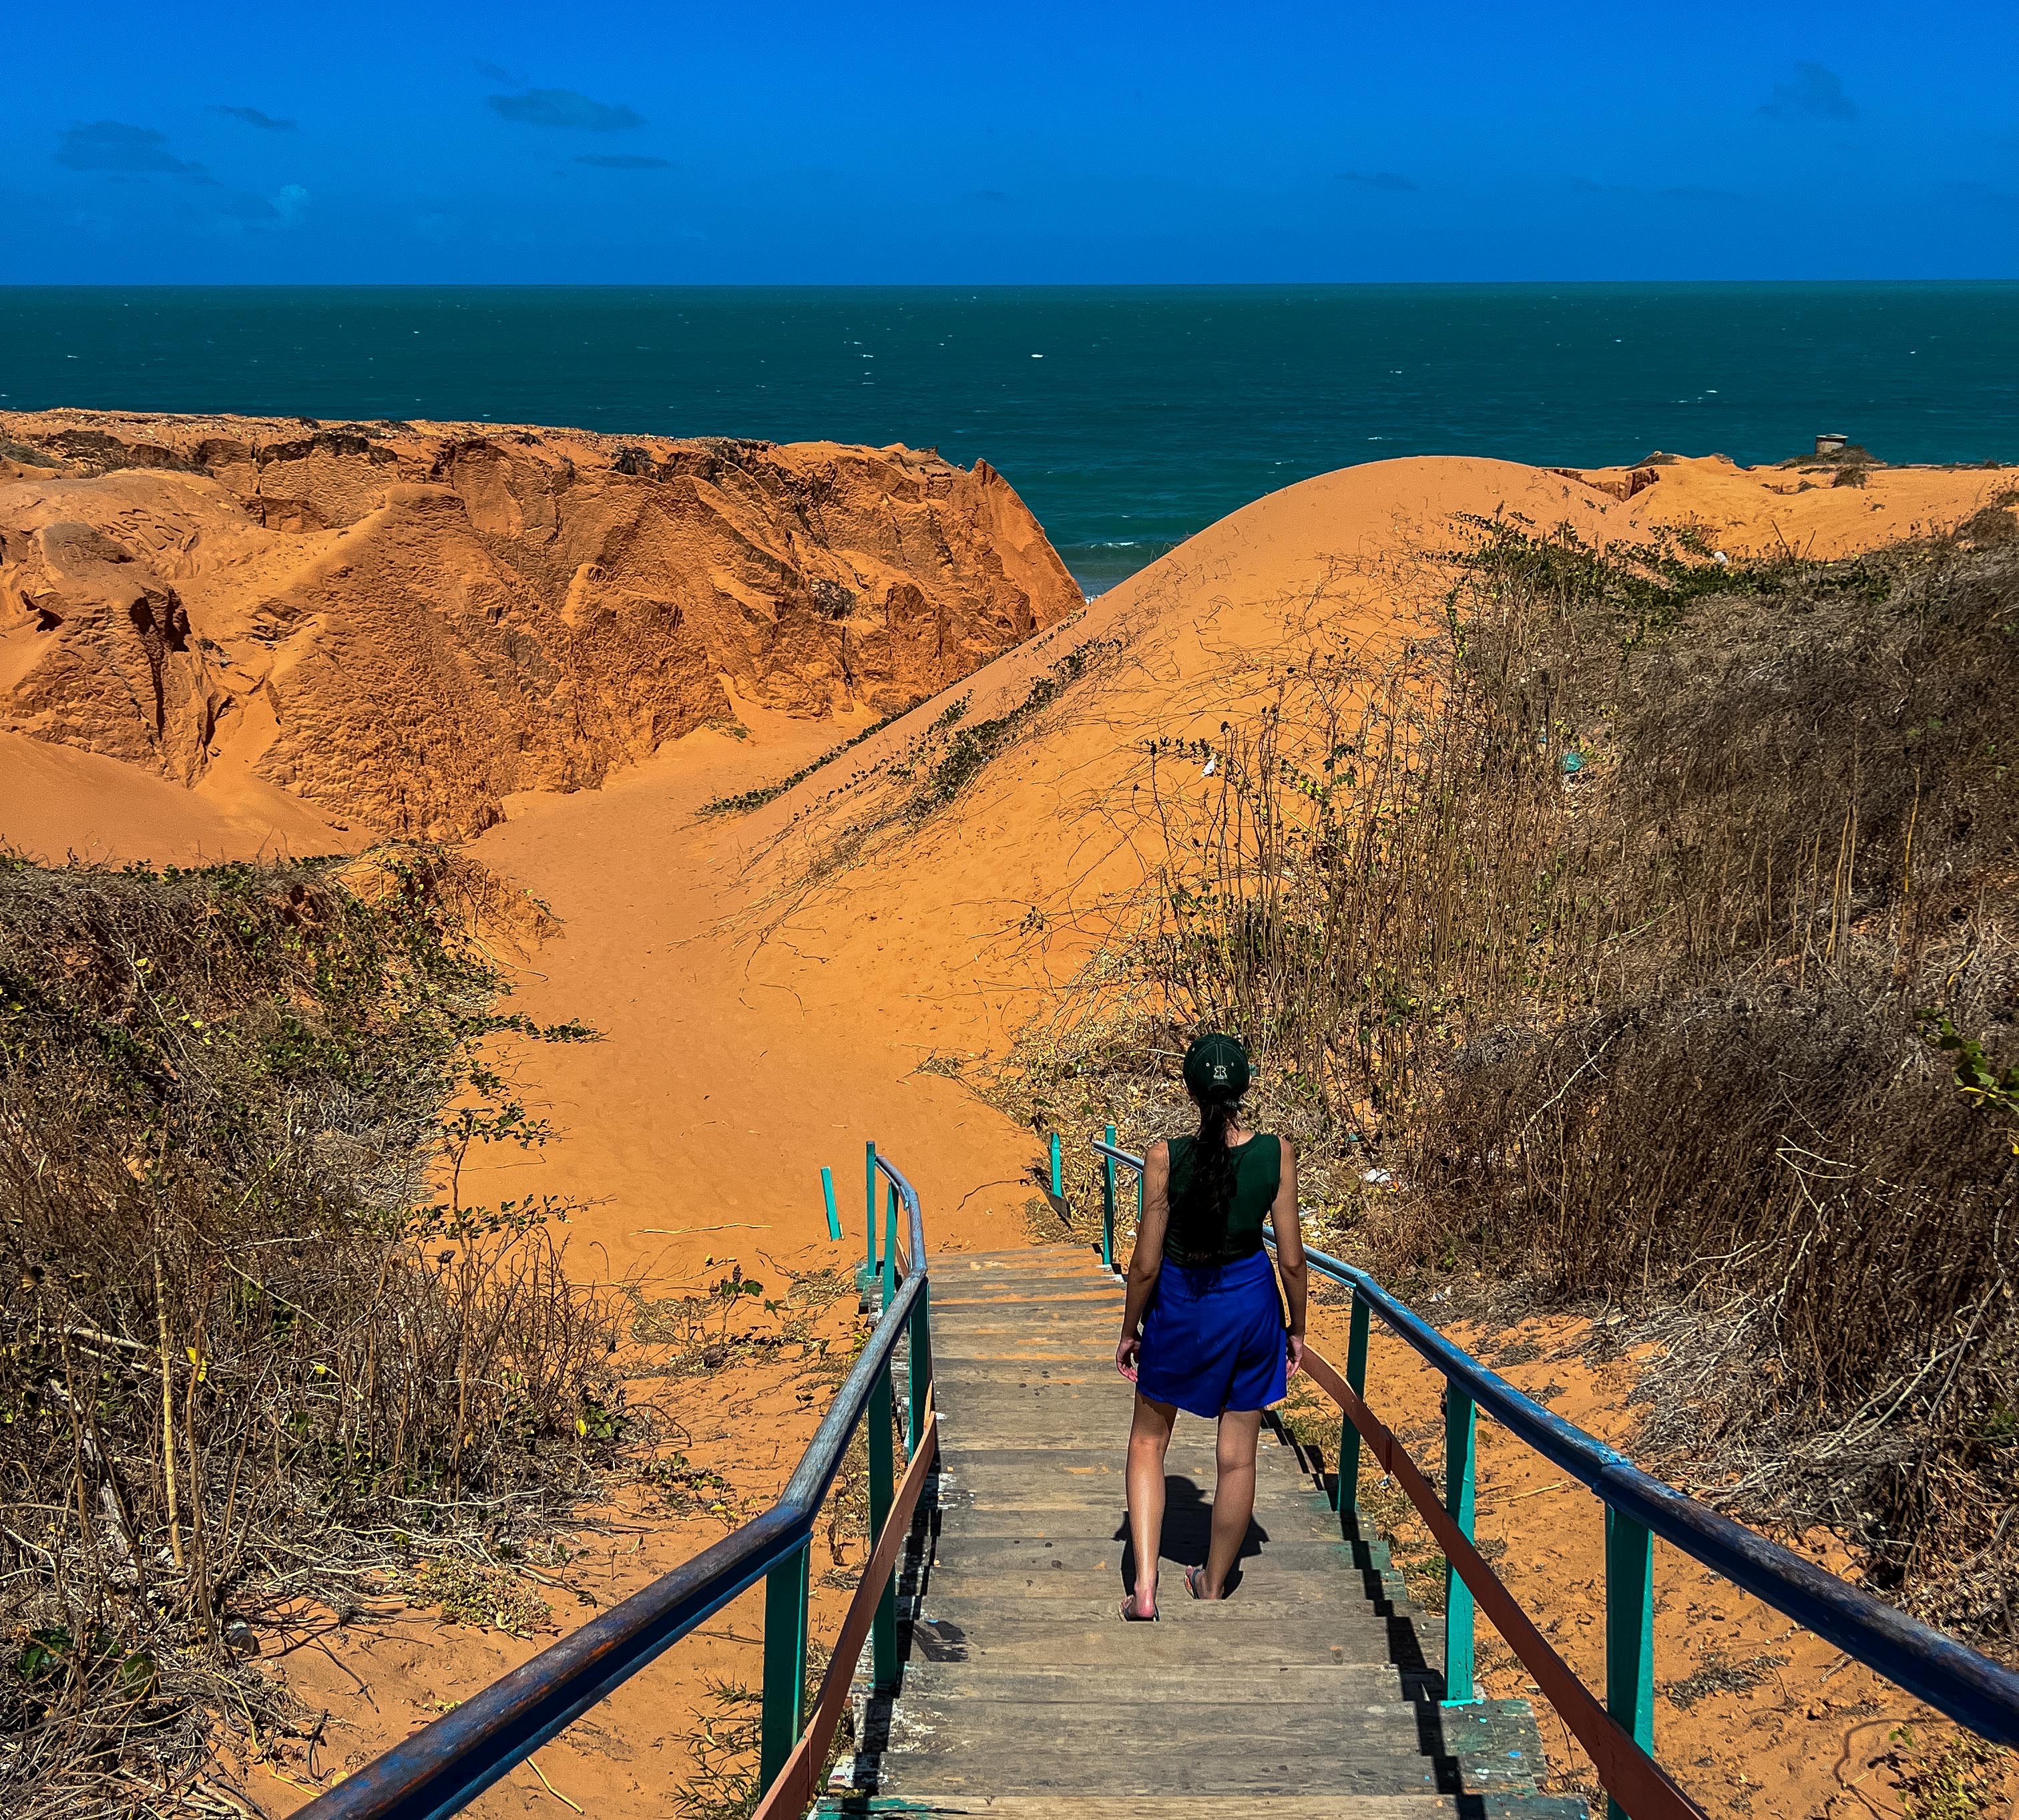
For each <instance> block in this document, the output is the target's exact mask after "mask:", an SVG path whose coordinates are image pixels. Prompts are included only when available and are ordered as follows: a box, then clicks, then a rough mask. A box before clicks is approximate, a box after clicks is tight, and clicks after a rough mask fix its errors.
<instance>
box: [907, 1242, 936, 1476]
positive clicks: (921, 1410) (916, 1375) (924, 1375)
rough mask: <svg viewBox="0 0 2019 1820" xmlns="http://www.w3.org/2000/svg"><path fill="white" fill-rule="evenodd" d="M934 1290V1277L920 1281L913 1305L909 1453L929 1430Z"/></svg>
mask: <svg viewBox="0 0 2019 1820" xmlns="http://www.w3.org/2000/svg"><path fill="white" fill-rule="evenodd" d="M932 1293H933V1285H932V1279H931V1278H930V1277H928V1278H926V1281H925V1282H923V1283H921V1284H919V1299H918V1300H917V1301H916V1302H915V1303H913V1304H912V1318H911V1322H910V1326H911V1330H912V1376H911V1395H912V1408H911V1438H910V1439H909V1441H908V1442H907V1443H906V1445H905V1448H904V1452H906V1454H907V1455H911V1454H915V1453H916V1452H918V1451H919V1441H920V1439H921V1438H923V1435H924V1434H925V1432H926V1393H927V1392H928V1391H930V1390H931V1388H932V1384H933V1318H932V1307H931V1297H932Z"/></svg>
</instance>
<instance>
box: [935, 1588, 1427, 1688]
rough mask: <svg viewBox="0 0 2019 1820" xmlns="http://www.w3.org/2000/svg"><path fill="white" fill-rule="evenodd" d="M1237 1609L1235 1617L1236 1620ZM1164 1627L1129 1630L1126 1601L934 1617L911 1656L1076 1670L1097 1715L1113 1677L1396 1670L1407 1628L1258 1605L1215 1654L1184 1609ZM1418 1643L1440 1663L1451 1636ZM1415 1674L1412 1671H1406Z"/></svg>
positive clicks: (1219, 1634) (1234, 1622)
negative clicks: (1181, 1670) (1212, 1669)
mask: <svg viewBox="0 0 2019 1820" xmlns="http://www.w3.org/2000/svg"><path fill="white" fill-rule="evenodd" d="M1236 1603H1237V1601H1232V1600H1230V1601H1228V1602H1227V1606H1226V1608H1225V1614H1228V1615H1221V1616H1220V1621H1218V1622H1215V1624H1214V1625H1213V1626H1212V1633H1211V1641H1210V1644H1204V1639H1205V1637H1206V1635H1207V1633H1206V1631H1205V1627H1204V1626H1202V1625H1195V1624H1191V1623H1187V1622H1180V1620H1179V1619H1178V1618H1177V1616H1176V1612H1175V1608H1167V1611H1169V1612H1170V1615H1169V1616H1167V1617H1165V1619H1162V1620H1161V1621H1160V1622H1157V1623H1154V1624H1125V1623H1124V1622H1122V1601H1121V1598H1120V1597H1119V1595H1118V1596H1117V1597H1115V1599H1114V1600H1113V1601H1111V1603H1110V1604H1109V1606H1108V1608H1107V1610H1106V1611H1104V1612H1100V1613H1098V1614H1096V1615H1095V1616H1093V1617H1092V1618H1084V1617H1081V1616H1079V1615H1076V1614H1074V1613H1071V1612H1057V1613H1042V1612H1040V1613H1038V1614H1036V1615H1032V1614H1031V1613H1030V1612H1010V1613H1002V1612H998V1613H994V1614H990V1615H986V1616H983V1617H977V1615H975V1614H973V1613H968V1614H966V1615H962V1616H958V1617H956V1616H955V1615H952V1614H942V1613H937V1612H932V1611H931V1610H930V1608H928V1611H927V1613H926V1616H925V1617H924V1618H923V1619H920V1620H919V1621H918V1622H915V1623H913V1624H912V1625H911V1626H910V1629H909V1635H908V1643H907V1646H906V1647H907V1650H908V1659H910V1660H912V1661H915V1662H978V1663H981V1664H984V1665H985V1666H990V1667H1012V1666H1021V1667H1025V1668H1052V1667H1059V1666H1067V1667H1071V1668H1072V1669H1074V1670H1082V1671H1084V1672H1085V1673H1086V1677H1087V1684H1088V1694H1087V1697H1088V1699H1089V1700H1090V1701H1093V1702H1094V1703H1096V1705H1097V1704H1098V1703H1099V1701H1100V1697H1101V1689H1102V1687H1103V1685H1104V1680H1105V1679H1106V1677H1108V1676H1110V1675H1111V1674H1112V1673H1115V1672H1116V1671H1117V1670H1122V1671H1127V1670H1131V1669H1133V1668H1134V1667H1136V1666H1141V1665H1144V1664H1162V1665H1166V1666H1185V1665H1187V1664H1191V1663H1195V1662H1198V1661H1200V1660H1201V1659H1202V1658H1201V1655H1200V1653H1199V1652H1200V1650H1201V1648H1202V1646H1204V1647H1209V1648H1210V1650H1211V1652H1212V1653H1211V1654H1210V1655H1209V1656H1208V1657H1206V1658H1205V1660H1209V1661H1211V1662H1215V1663H1218V1664H1222V1665H1236V1666H1271V1667H1278V1666H1292V1667H1295V1666H1315V1667H1325V1666H1349V1667H1350V1666H1355V1665H1358V1666H1374V1665H1378V1664H1388V1665H1394V1659H1395V1648H1396V1643H1395V1626H1397V1624H1398V1623H1401V1622H1405V1621H1402V1620H1397V1619H1379V1618H1376V1617H1373V1616H1372V1615H1369V1614H1367V1613H1365V1612H1362V1613H1358V1614H1352V1615H1349V1614H1348V1613H1347V1612H1344V1611H1339V1612H1322V1611H1321V1612H1305V1613H1304V1614H1303V1615H1301V1617H1300V1619H1299V1621H1298V1622H1296V1623H1294V1624H1292V1623H1289V1622H1285V1619H1283V1617H1282V1616H1281V1615H1278V1616H1275V1617H1273V1618H1271V1617H1266V1616H1263V1615H1260V1613H1259V1612H1257V1610H1256V1608H1255V1607H1254V1606H1252V1605H1251V1606H1249V1611H1248V1618H1247V1619H1246V1620H1245V1621H1244V1620H1243V1619H1241V1618H1239V1617H1237V1616H1233V1615H1231V1614H1232V1613H1233V1612H1234V1605H1235V1604H1236ZM1441 1634H1442V1633H1441V1632H1433V1633H1425V1630H1424V1626H1423V1622H1422V1621H1421V1620H1420V1619H1419V1620H1416V1621H1415V1635H1416V1637H1419V1639H1420V1647H1421V1648H1422V1650H1423V1654H1424V1655H1425V1656H1426V1658H1432V1659H1434V1655H1435V1651H1436V1649H1437V1644H1438V1643H1439V1641H1441ZM1400 1666H1402V1667H1405V1668H1406V1667H1408V1666H1409V1665H1408V1663H1406V1662H1405V1663H1403V1664H1401V1665H1400Z"/></svg>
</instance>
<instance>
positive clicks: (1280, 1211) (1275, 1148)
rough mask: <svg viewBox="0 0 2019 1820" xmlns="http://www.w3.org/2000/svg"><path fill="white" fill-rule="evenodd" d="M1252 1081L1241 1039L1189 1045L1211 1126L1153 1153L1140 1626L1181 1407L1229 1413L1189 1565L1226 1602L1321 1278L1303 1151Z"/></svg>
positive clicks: (1189, 1080)
mask: <svg viewBox="0 0 2019 1820" xmlns="http://www.w3.org/2000/svg"><path fill="white" fill-rule="evenodd" d="M1248 1082H1249V1065H1248V1052H1247V1050H1245V1049H1244V1048H1242V1047H1241V1044H1240V1042H1238V1040H1237V1039H1235V1038H1234V1037H1231V1036H1202V1037H1201V1038H1199V1039H1198V1041H1197V1042H1194V1043H1193V1045H1192V1046H1191V1048H1190V1049H1189V1050H1187V1051H1186V1052H1185V1087H1186V1089H1187V1091H1188V1092H1189V1093H1191V1097H1192V1099H1193V1100H1194V1103H1195V1104H1197V1105H1198V1111H1199V1128H1198V1135H1197V1136H1196V1137H1180V1138H1176V1139H1173V1140H1172V1141H1171V1142H1170V1143H1169V1144H1151V1146H1150V1148H1149V1151H1148V1153H1147V1155H1145V1156H1144V1159H1143V1224H1142V1227H1141V1230H1140V1231H1138V1232H1137V1233H1136V1250H1135V1254H1134V1256H1133V1257H1131V1258H1130V1260H1129V1294H1128V1300H1127V1302H1126V1303H1125V1306H1124V1307H1123V1310H1122V1339H1121V1342H1120V1343H1119V1344H1118V1346H1117V1347H1115V1369H1116V1370H1118V1372H1121V1373H1122V1376H1124V1377H1125V1378H1127V1379H1129V1380H1130V1381H1131V1382H1132V1383H1134V1385H1135V1386H1136V1416H1135V1421H1134V1423H1133V1426H1132V1427H1131V1428H1130V1430H1129V1528H1130V1533H1131V1535H1133V1538H1134V1541H1135V1548H1136V1585H1135V1589H1134V1590H1133V1592H1131V1593H1130V1594H1129V1597H1128V1598H1127V1599H1126V1600H1125V1601H1123V1602H1122V1616H1123V1617H1124V1618H1125V1619H1129V1621H1130V1622H1148V1621H1150V1620H1151V1619H1154V1618H1155V1617H1156V1615H1157V1557H1158V1550H1159V1548H1160V1546H1161V1545H1162V1533H1163V1528H1164V1455H1165V1451H1166V1450H1167V1449H1168V1448H1169V1446H1170V1445H1171V1430H1172V1428H1173V1426H1174V1425H1175V1424H1176V1421H1177V1416H1178V1412H1179V1411H1180V1409H1183V1410H1184V1411H1185V1412H1187V1414H1188V1415H1193V1416H1206V1417H1209V1418H1211V1419H1216V1420H1217V1421H1218V1422H1219V1423H1220V1439H1219V1445H1218V1448H1217V1449H1216V1471H1217V1478H1216V1484H1215V1485H1214V1488H1213V1498H1212V1543H1211V1546H1210V1547H1209V1550H1208V1553H1207V1556H1206V1561H1205V1565H1204V1566H1203V1567H1194V1568H1187V1569H1186V1570H1185V1590H1187V1592H1188V1593H1191V1596H1192V1597H1194V1598H1195V1599H1223V1598H1225V1597H1227V1576H1228V1575H1230V1574H1231V1572H1233V1571H1234V1561H1235V1560H1236V1558H1237V1557H1238V1555H1239V1554H1240V1552H1241V1543H1242V1542H1243V1540H1244V1539H1245V1538H1246V1536H1247V1534H1248V1524H1249V1518H1250V1517H1252V1515H1253V1514H1254V1510H1255V1448H1256V1441H1257V1440H1258V1439H1259V1438H1260V1434H1261V1430H1262V1412H1263V1409H1266V1408H1267V1406H1268V1405H1270V1404H1271V1403H1274V1402H1277V1401H1280V1400H1281V1398H1282V1396H1283V1394H1284V1392H1285V1390H1286V1388H1287V1387H1288V1380H1289V1376H1290V1374H1291V1373H1292V1372H1295V1371H1296V1369H1297V1367H1298V1366H1299V1364H1300V1363H1301V1362H1302V1361H1303V1351H1304V1292H1305V1290H1306V1289H1307V1286H1308V1282H1309V1278H1308V1276H1307V1273H1306V1271H1305V1268H1304V1247H1303V1236H1302V1234H1300V1233H1299V1230H1298V1227H1297V1158H1296V1152H1295V1151H1293V1150H1292V1148H1291V1147H1290V1145H1289V1142H1288V1141H1287V1140H1285V1139H1282V1138H1279V1137H1270V1136H1269V1135H1267V1133H1257V1132H1253V1131H1249V1130H1248V1129H1245V1127H1244V1126H1242V1125H1241V1096H1242V1095H1243V1094H1244V1093H1246V1092H1247V1091H1248ZM1264 1220H1267V1221H1268V1222H1269V1223H1270V1225H1271V1226H1272V1227H1274V1232H1275V1238H1276V1256H1277V1263H1278V1269H1279V1270H1280V1271H1281V1276H1282V1296H1281V1299H1280V1300H1279V1299H1278V1295H1277V1289H1276V1279H1277V1274H1278V1271H1277V1270H1272V1269H1271V1268H1270V1264H1269V1254H1268V1253H1267V1251H1266V1250H1264V1249H1263V1244H1262V1225H1263V1221H1264ZM1286 1301H1287V1302H1288V1303H1289V1321H1288V1324H1287V1332H1286V1330H1285V1320H1284V1316H1283V1304H1284V1303H1285V1302H1286Z"/></svg>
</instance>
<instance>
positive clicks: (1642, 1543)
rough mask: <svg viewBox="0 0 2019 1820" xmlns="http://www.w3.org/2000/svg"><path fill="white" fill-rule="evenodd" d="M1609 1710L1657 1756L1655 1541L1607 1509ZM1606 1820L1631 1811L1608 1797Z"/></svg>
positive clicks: (1644, 1529)
mask: <svg viewBox="0 0 2019 1820" xmlns="http://www.w3.org/2000/svg"><path fill="white" fill-rule="evenodd" d="M1605 1709H1606V1711H1607V1712H1608V1713H1611V1715H1612V1717H1613V1719H1614V1720H1615V1721H1616V1722H1617V1724H1618V1727H1619V1728H1620V1730H1621V1731H1624V1732H1626V1733H1627V1734H1628V1735H1629V1736H1630V1737H1631V1738H1633V1742H1635V1743H1636V1744H1637V1745H1639V1746H1640V1748H1641V1749H1643V1750H1644V1751H1646V1752H1647V1753H1648V1755H1649V1756H1653V1755H1654V1752H1655V1539H1654V1537H1653V1536H1652V1535H1650V1534H1648V1532H1647V1525H1645V1524H1643V1523H1637V1522H1635V1521H1633V1518H1632V1517H1622V1516H1621V1515H1620V1514H1619V1513H1618V1511H1617V1510H1614V1509H1613V1507H1612V1506H1611V1505H1610V1504H1608V1505H1607V1506H1606V1507H1605ZM1605 1811H1606V1820H1626V1809H1625V1808H1624V1807H1621V1806H1620V1804H1618V1802H1617V1801H1615V1800H1613V1799H1612V1797H1611V1796H1609V1795H1608V1796H1607V1797H1606V1802H1605Z"/></svg>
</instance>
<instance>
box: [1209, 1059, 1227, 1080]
mask: <svg viewBox="0 0 2019 1820" xmlns="http://www.w3.org/2000/svg"><path fill="white" fill-rule="evenodd" d="M1212 1078H1213V1079H1214V1080H1216V1081H1223V1080H1225V1079H1227V1064H1226V1063H1225V1062H1215V1063H1214V1064H1212Z"/></svg>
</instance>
